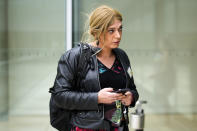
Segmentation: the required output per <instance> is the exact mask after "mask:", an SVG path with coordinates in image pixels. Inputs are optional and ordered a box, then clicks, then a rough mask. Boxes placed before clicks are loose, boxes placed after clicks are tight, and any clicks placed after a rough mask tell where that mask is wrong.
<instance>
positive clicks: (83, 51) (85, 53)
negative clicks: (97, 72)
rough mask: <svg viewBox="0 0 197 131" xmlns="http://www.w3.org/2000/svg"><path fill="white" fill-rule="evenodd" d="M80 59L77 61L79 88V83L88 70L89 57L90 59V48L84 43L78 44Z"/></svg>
mask: <svg viewBox="0 0 197 131" xmlns="http://www.w3.org/2000/svg"><path fill="white" fill-rule="evenodd" d="M79 46H81V47H80V57H79V60H78V66H77V77H78V80H77V86H79V83H80V81H81V80H82V79H84V77H85V76H86V74H87V71H88V69H89V66H88V64H89V63H90V57H91V48H90V46H89V45H88V44H86V43H80V44H79Z"/></svg>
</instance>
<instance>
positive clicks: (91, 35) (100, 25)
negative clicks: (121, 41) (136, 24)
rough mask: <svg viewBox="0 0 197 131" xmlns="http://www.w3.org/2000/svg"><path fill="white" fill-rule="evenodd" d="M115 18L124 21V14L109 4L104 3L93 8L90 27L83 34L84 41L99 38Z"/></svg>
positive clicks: (89, 21) (89, 22)
mask: <svg viewBox="0 0 197 131" xmlns="http://www.w3.org/2000/svg"><path fill="white" fill-rule="evenodd" d="M115 19H117V20H120V21H122V15H121V14H120V12H119V11H117V10H115V9H113V8H111V7H109V6H106V5H102V6H99V7H98V8H96V9H95V10H93V11H92V13H90V15H89V19H88V29H87V31H86V32H85V33H84V34H83V36H82V42H92V41H95V40H98V39H99V37H100V35H101V33H105V32H106V31H107V28H108V27H109V26H110V25H112V24H113V22H114V20H115ZM86 26H87V25H86ZM86 34H87V37H86V36H85V35H86Z"/></svg>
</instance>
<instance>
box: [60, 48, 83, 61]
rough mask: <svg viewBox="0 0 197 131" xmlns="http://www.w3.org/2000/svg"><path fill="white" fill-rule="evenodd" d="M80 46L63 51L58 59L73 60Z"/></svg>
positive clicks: (77, 55) (77, 54) (78, 52)
mask: <svg viewBox="0 0 197 131" xmlns="http://www.w3.org/2000/svg"><path fill="white" fill-rule="evenodd" d="M80 48H81V47H80V46H76V47H73V48H72V49H70V50H68V51H66V52H64V53H63V54H62V56H61V58H60V59H61V60H68V59H70V60H74V59H76V58H78V57H79V55H80V50H81V49H80Z"/></svg>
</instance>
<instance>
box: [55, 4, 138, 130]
mask: <svg viewBox="0 0 197 131" xmlns="http://www.w3.org/2000/svg"><path fill="white" fill-rule="evenodd" d="M89 34H90V37H92V42H89V44H88V49H89V50H88V51H89V52H90V53H91V60H90V61H91V62H89V66H88V67H92V66H93V68H88V67H86V68H87V73H86V75H85V77H84V78H83V79H82V80H80V84H79V85H80V86H75V84H74V83H75V80H76V79H77V77H78V75H76V72H77V71H76V70H77V66H78V63H77V62H78V60H79V57H80V48H81V46H79V47H75V48H73V49H71V50H69V51H67V52H66V53H65V54H64V55H63V56H62V57H61V59H60V61H59V64H58V73H57V77H56V80H55V84H54V88H56V89H57V90H63V91H61V92H59V93H57V94H55V95H54V101H55V103H56V105H58V106H59V107H61V108H64V109H67V110H71V111H72V115H71V121H70V123H71V124H72V129H71V130H76V131H95V130H103V131H113V130H114V131H118V130H124V131H127V130H128V126H127V125H128V107H133V106H135V103H136V101H137V99H138V92H137V90H136V87H135V84H134V81H133V76H132V73H131V68H130V62H129V59H128V56H127V55H126V53H125V52H124V51H123V50H121V49H119V48H118V46H119V44H120V41H121V37H122V15H121V14H120V13H119V12H118V11H117V10H114V9H112V8H110V7H108V6H100V7H98V8H97V9H95V10H94V11H93V12H92V13H91V14H90V17H89ZM119 89H124V90H123V92H121V91H120V90H119Z"/></svg>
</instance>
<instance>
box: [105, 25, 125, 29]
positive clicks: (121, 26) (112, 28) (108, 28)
mask: <svg viewBox="0 0 197 131" xmlns="http://www.w3.org/2000/svg"><path fill="white" fill-rule="evenodd" d="M119 28H123V26H122V25H121V26H120V27H119ZM119 28H118V29H119ZM108 29H115V27H109V28H108Z"/></svg>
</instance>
